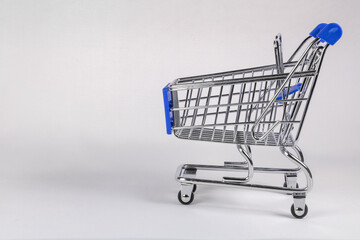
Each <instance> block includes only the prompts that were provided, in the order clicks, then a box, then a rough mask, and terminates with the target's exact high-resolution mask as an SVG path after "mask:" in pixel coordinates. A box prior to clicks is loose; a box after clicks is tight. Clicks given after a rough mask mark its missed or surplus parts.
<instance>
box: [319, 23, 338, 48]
mask: <svg viewBox="0 0 360 240" xmlns="http://www.w3.org/2000/svg"><path fill="white" fill-rule="evenodd" d="M341 36H342V29H341V27H340V25H339V24H337V23H329V24H328V25H326V26H325V27H324V28H323V29H322V30H321V31H320V32H319V33H318V34H317V37H318V38H320V39H321V40H322V41H325V42H327V43H328V44H330V45H334V44H335V43H336V42H337V41H339V39H340V38H341Z"/></svg>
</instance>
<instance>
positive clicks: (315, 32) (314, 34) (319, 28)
mask: <svg viewBox="0 0 360 240" xmlns="http://www.w3.org/2000/svg"><path fill="white" fill-rule="evenodd" d="M326 25H327V24H326V23H320V24H319V25H317V26H316V28H314V30H312V31H311V33H309V35H310V36H312V37H314V38H317V35H318V34H319V32H320V31H321V30H323V28H324V27H326Z"/></svg>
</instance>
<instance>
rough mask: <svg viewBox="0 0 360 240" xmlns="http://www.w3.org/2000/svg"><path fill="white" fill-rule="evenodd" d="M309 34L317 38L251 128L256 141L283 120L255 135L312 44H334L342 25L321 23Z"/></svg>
mask: <svg viewBox="0 0 360 240" xmlns="http://www.w3.org/2000/svg"><path fill="white" fill-rule="evenodd" d="M309 35H310V36H312V37H314V38H315V39H314V40H313V41H312V42H311V43H310V44H309V46H308V47H307V48H306V50H305V52H304V53H303V54H302V55H301V57H300V59H299V60H298V62H297V63H296V65H295V66H294V68H293V69H292V70H291V71H290V73H289V74H288V75H287V77H286V78H285V80H284V82H283V83H282V84H281V86H280V88H279V90H278V91H277V92H276V93H275V95H274V96H273V98H272V99H271V101H270V102H269V104H268V105H267V106H266V108H265V109H264V111H263V113H262V114H261V115H260V117H259V118H258V119H257V120H256V121H255V124H254V125H253V127H252V128H251V135H252V137H253V138H254V139H255V140H256V141H261V140H264V139H265V138H266V137H267V135H269V134H270V132H272V131H273V130H274V129H275V128H276V126H277V125H279V123H281V121H279V120H278V121H276V122H275V123H274V125H273V126H272V127H271V128H270V129H268V130H267V131H266V132H265V133H264V134H263V135H262V136H261V137H257V136H255V128H256V127H257V126H258V125H259V123H260V121H261V119H262V118H263V117H264V116H265V115H266V114H267V112H268V110H269V108H270V107H271V106H272V105H273V104H274V102H275V101H276V99H277V97H278V96H279V94H280V93H282V91H283V89H284V88H285V85H286V84H287V82H288V81H289V80H290V79H291V78H292V76H293V75H294V73H295V70H296V69H297V68H298V67H299V65H300V63H301V62H302V61H303V60H304V58H305V57H306V55H307V54H308V52H309V51H310V49H311V48H312V46H314V44H315V43H317V42H318V41H321V42H326V43H328V44H330V45H334V44H335V43H336V42H337V41H338V40H339V39H340V38H341V36H342V29H341V27H340V25H339V24H337V23H329V24H326V23H320V24H319V25H318V26H316V28H314V30H312V31H311V32H310V34H309Z"/></svg>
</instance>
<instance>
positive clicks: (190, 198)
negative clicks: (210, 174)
mask: <svg viewBox="0 0 360 240" xmlns="http://www.w3.org/2000/svg"><path fill="white" fill-rule="evenodd" d="M178 200H179V202H180V203H181V204H184V205H189V204H190V203H192V201H193V200H194V193H193V192H192V193H191V195H190V196H189V195H186V194H185V195H183V194H181V191H179V193H178Z"/></svg>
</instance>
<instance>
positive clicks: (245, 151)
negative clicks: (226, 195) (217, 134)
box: [223, 144, 254, 183]
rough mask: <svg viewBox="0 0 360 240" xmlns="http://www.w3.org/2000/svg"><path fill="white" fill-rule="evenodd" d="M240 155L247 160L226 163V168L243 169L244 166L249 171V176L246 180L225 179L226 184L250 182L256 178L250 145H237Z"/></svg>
mask: <svg viewBox="0 0 360 240" xmlns="http://www.w3.org/2000/svg"><path fill="white" fill-rule="evenodd" d="M237 149H238V150H239V152H240V154H241V155H242V156H243V157H244V158H245V162H225V163H224V166H225V167H241V166H244V168H246V169H247V170H248V175H247V176H246V177H245V178H235V177H223V181H224V182H242V183H244V182H249V181H250V180H251V179H252V177H253V176H254V164H253V161H252V159H251V148H250V147H249V146H248V145H244V146H242V145H240V144H238V145H237Z"/></svg>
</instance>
